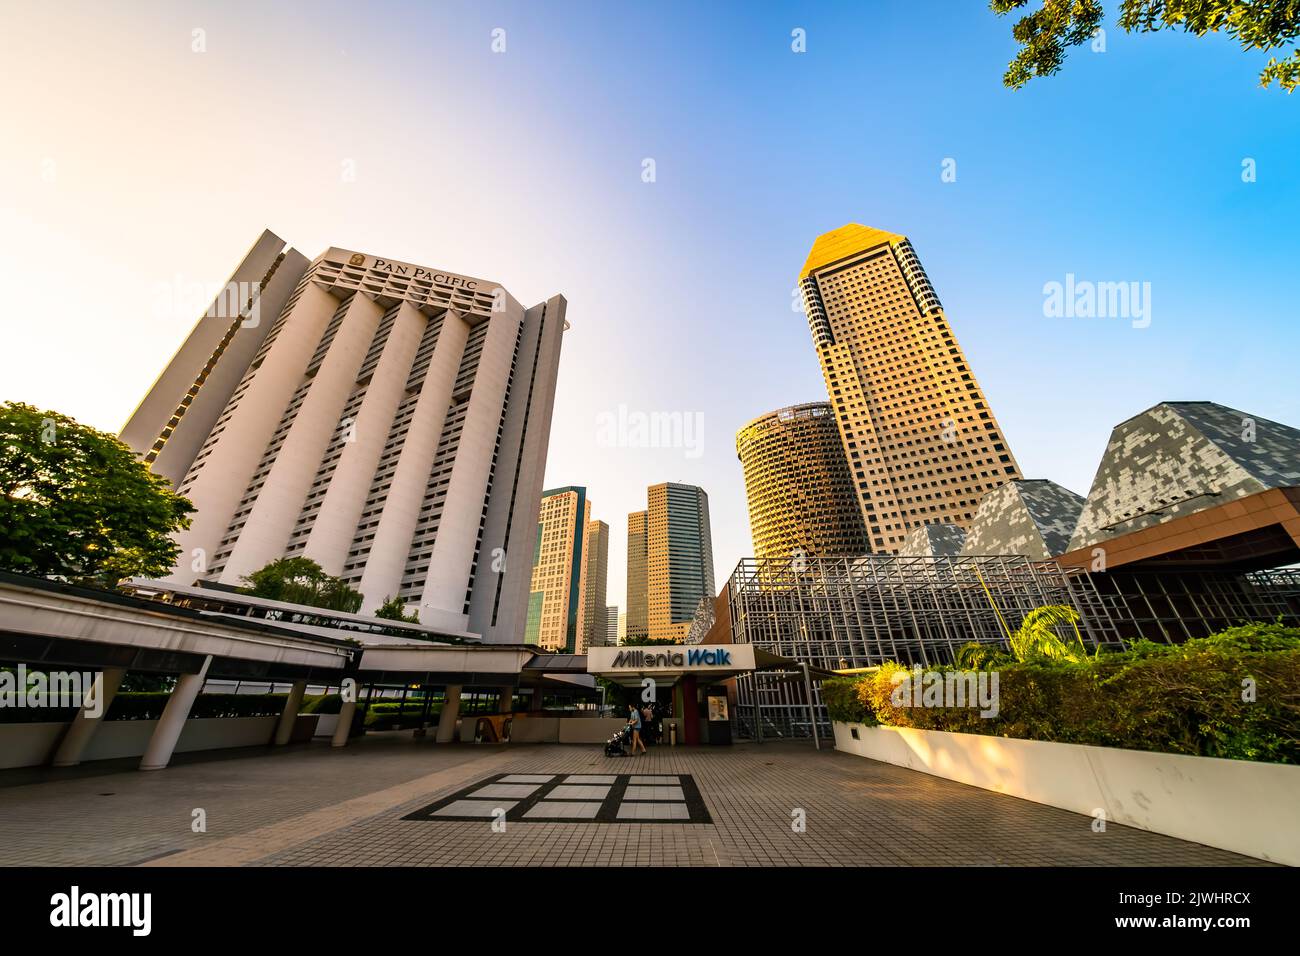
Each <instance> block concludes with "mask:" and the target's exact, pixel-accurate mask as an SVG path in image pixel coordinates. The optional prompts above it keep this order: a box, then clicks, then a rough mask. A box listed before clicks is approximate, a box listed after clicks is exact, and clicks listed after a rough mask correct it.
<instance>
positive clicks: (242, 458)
mask: <svg viewBox="0 0 1300 956" xmlns="http://www.w3.org/2000/svg"><path fill="white" fill-rule="evenodd" d="M338 305H339V300H338V299H336V298H334V296H332V295H330V294H329V293H328V292H326V291H325V290H323V289H321V288H320V287H319V286H317V285H316V284H315V283H312V282H309V283H307V286H306V287H305V288H304V289H303V293H302V295H301V296H300V297H299V298H298V301H297V302H296V303H295V304H294V306H293V309H292V311H291V312H290V313H289V314H288V315H287V316H286V317H285V319H284V324H283V326H282V327H281V329H280V330H279V332H278V333H277V334H276V338H275V342H274V344H273V345H272V346H271V347H270V348H269V349H268V350H267V352H266V354H265V356H263V358H262V364H261V365H260V366H259V367H258V369H257V371H256V372H253V373H250V374H251V378H249V380H248V387H247V388H246V390H245V391H244V392H243V395H242V396H241V398H240V399H239V405H238V407H237V408H235V409H234V410H233V411H231V413H230V416H229V418H228V419H227V421H226V422H225V425H224V427H223V429H222V431H221V435H220V437H218V438H217V439H216V443H215V444H214V445H213V447H212V449H211V451H210V452H209V454H208V456H207V458H206V460H205V461H204V462H203V464H202V466H201V467H200V469H199V470H198V471H197V472H195V474H194V480H193V482H191V483H190V484H189V485H188V487H186V489H185V494H186V496H187V497H188V498H190V500H191V501H197V502H199V504H200V507H199V509H198V511H196V512H195V513H194V515H193V518H192V521H191V524H190V526H189V528H187V529H186V530H184V531H181V532H180V533H178V534H177V535H176V543H177V544H178V545H179V546H180V553H179V554H178V555H177V556H176V566H175V567H174V568H173V569H172V573H171V574H170V575H168V580H175V581H180V582H181V583H183V584H189V583H191V582H192V581H193V580H194V578H195V574H196V572H195V571H194V570H193V569H192V567H193V563H194V562H195V561H196V560H197V559H196V558H195V557H194V555H193V552H194V551H195V550H202V551H203V552H204V559H205V560H206V561H209V562H210V561H211V560H212V558H213V555H215V554H216V552H217V550H218V548H220V546H221V541H222V539H223V538H224V537H225V534H226V531H227V529H228V528H229V527H230V519H231V516H232V515H233V514H234V513H235V511H236V510H237V509H238V508H239V503H240V501H241V500H242V499H243V497H244V492H245V490H246V489H247V488H248V483H249V480H250V479H251V478H252V476H253V473H254V472H255V471H257V466H258V464H259V463H260V462H261V460H262V453H263V452H264V451H265V450H266V446H267V444H268V443H269V442H270V441H271V436H272V435H274V434H275V430H276V428H278V427H279V425H280V418H281V416H282V415H283V414H284V410H285V408H286V407H287V406H288V404H289V400H290V399H291V398H292V397H293V393H294V390H295V389H296V388H297V387H298V385H299V384H300V383H301V382H302V376H303V373H304V372H305V371H306V368H307V363H308V362H309V361H310V360H311V357H312V354H313V353H314V352H315V350H316V346H317V344H318V343H319V342H320V338H321V334H322V333H323V332H324V331H325V327H326V326H327V325H328V324H329V321H330V319H331V317H333V315H334V310H335V309H337V308H338ZM261 321H263V322H267V321H271V322H275V321H277V320H276V319H275V318H274V317H270V318H268V317H267V316H262V317H261ZM254 570H256V569H254Z"/></svg>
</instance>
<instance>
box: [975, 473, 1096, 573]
mask: <svg viewBox="0 0 1300 956" xmlns="http://www.w3.org/2000/svg"><path fill="white" fill-rule="evenodd" d="M1083 501H1084V499H1083V496H1082V495H1076V494H1075V493H1074V492H1073V491H1071V490H1070V489H1069V488H1064V487H1062V486H1061V485H1058V484H1057V483H1056V482H1054V481H1047V480H1045V479H1042V478H1029V479H1024V480H1017V481H1008V482H1007V483H1006V484H1003V485H999V486H998V487H997V488H995V489H993V490H992V491H990V492H989V493H988V494H986V495H985V496H984V497H983V498H981V499H980V504H979V510H978V511H976V513H975V517H974V518H973V519H972V520H971V524H970V528H968V529H967V532H966V543H965V544H964V545H962V549H961V553H962V554H964V555H984V554H1023V555H1025V556H1026V557H1028V558H1032V559H1033V560H1035V561H1046V560H1047V559H1048V558H1054V557H1056V556H1057V555H1060V554H1064V553H1065V551H1066V550H1067V547H1068V545H1069V543H1070V535H1071V533H1072V532H1073V531H1074V526H1075V523H1076V522H1077V521H1078V520H1079V512H1080V511H1081V510H1082V509H1083Z"/></svg>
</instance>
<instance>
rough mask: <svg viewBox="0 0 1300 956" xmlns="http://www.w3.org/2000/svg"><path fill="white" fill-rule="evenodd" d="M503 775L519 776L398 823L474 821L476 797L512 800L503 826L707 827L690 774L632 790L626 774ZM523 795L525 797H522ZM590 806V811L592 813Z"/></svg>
mask: <svg viewBox="0 0 1300 956" xmlns="http://www.w3.org/2000/svg"><path fill="white" fill-rule="evenodd" d="M507 776H515V777H517V776H521V774H504V775H502V774H498V775H497V776H495V777H490V778H488V779H487V780H480V781H479V782H478V783H476V784H474V785H473V786H469V787H465V788H464V789H462V790H459V791H457V792H455V793H452V794H449V795H448V796H445V797H443V798H442V799H440V800H438V801H437V802H435V803H432V804H429V805H428V806H425V807H420V808H418V809H416V810H415V811H414V812H412V813H408V814H407V815H406V816H405V817H404V818H403V819H405V820H430V821H438V822H442V821H445V820H454V819H462V818H463V819H473V818H478V817H482V816H484V815H485V814H483V813H482V812H481V810H480V808H478V807H476V806H475V805H474V804H475V802H477V801H481V798H483V797H517V798H519V802H518V803H517V804H513V805H512V807H511V809H510V811H509V812H508V813H507V814H506V817H505V819H506V821H508V822H516V823H517V822H524V821H535V820H553V819H583V820H587V821H590V822H591V823H615V822H617V821H618V820H626V819H637V820H644V821H649V822H655V821H660V820H672V821H676V822H681V823H692V824H707V823H710V822H712V821H711V820H710V818H709V811H708V809H707V808H706V806H705V804H704V799H703V798H702V797H701V795H700V792H699V790H698V789H697V788H696V786H695V784H694V781H692V780H691V778H690V776H689V775H683V774H676V775H673V776H672V777H661V778H660V779H671V780H673V781H674V784H673V785H671V786H644V785H642V786H633V785H631V783H630V781H631V779H632V776H631V775H629V774H561V773H555V774H549V775H543V774H537V775H536V776H550V777H551V778H552V779H553V780H555V781H556V782H555V783H543V784H532V785H528V786H524V785H519V784H502V783H500V781H501V780H503V779H505V777H507ZM575 779H588V780H590V779H601V780H608V781H610V782H609V783H601V784H588V783H572V782H570V781H573V780H575ZM561 781H562V782H561ZM524 790H527V791H529V792H528V793H523V792H522V791H524ZM656 803H661V804H665V805H669V804H671V806H673V807H675V808H676V809H668V810H664V811H663V812H658V811H655V810H654V809H653V805H654V804H656ZM593 807H594V808H595V809H594V810H593V809H591V808H593ZM625 808H630V809H625Z"/></svg>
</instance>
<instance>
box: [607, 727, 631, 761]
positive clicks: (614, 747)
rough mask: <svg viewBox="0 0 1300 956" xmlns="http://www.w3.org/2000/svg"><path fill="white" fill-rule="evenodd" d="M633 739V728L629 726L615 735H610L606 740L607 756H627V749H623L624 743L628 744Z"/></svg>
mask: <svg viewBox="0 0 1300 956" xmlns="http://www.w3.org/2000/svg"><path fill="white" fill-rule="evenodd" d="M631 739H632V731H631V729H630V728H628V727H624V728H623V729H622V730H620V731H619V732H618V733H616V734H615V735H614V736H613V737H610V738H609V740H607V741H605V756H606V757H626V756H627V751H626V750H624V749H623V745H624V744H626V743H627V742H628V741H630V740H631Z"/></svg>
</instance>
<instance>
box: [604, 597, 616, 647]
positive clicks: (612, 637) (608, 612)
mask: <svg viewBox="0 0 1300 956" xmlns="http://www.w3.org/2000/svg"><path fill="white" fill-rule="evenodd" d="M617 645H618V605H617V604H611V605H609V606H608V607H606V608H605V646H606V647H616V646H617Z"/></svg>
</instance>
